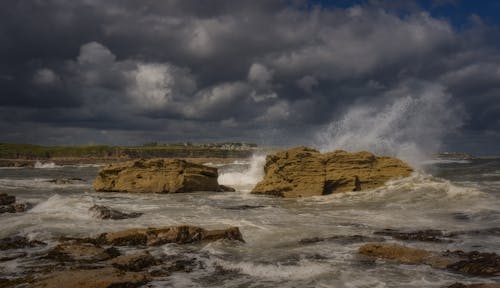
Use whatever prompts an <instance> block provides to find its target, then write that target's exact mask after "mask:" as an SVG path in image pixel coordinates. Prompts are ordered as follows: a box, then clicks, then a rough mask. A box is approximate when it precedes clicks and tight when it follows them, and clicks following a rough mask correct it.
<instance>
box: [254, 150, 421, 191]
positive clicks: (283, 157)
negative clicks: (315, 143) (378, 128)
mask: <svg viewBox="0 0 500 288" xmlns="http://www.w3.org/2000/svg"><path fill="white" fill-rule="evenodd" d="M412 171H413V169H412V168H411V167H410V166H408V165H407V164H405V163H404V162H403V161H401V160H399V159H396V158H391V157H377V156H375V155H373V154H372V153H369V152H357V153H349V152H346V151H341V150H338V151H334V152H330V153H324V154H321V153H320V152H319V151H317V150H314V149H311V148H307V147H297V148H292V149H289V150H286V151H282V152H278V153H276V154H273V155H269V156H267V158H266V164H265V166H264V172H265V176H264V179H263V180H262V181H261V182H259V183H258V184H257V185H256V186H255V187H254V189H253V190H252V193H254V194H268V195H274V196H280V197H287V198H296V197H307V196H319V195H327V194H332V193H341V192H348V191H360V190H367V189H373V188H377V187H380V186H382V185H384V184H385V183H386V182H387V181H388V180H389V179H391V178H397V177H406V176H409V175H410V174H411V172H412Z"/></svg>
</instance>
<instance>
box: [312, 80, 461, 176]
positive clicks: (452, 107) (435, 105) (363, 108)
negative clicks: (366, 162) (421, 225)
mask: <svg viewBox="0 0 500 288" xmlns="http://www.w3.org/2000/svg"><path fill="white" fill-rule="evenodd" d="M368 102H369V103H363V104H356V105H353V106H352V107H350V108H349V109H347V111H346V112H345V113H344V114H343V115H342V116H341V117H340V118H337V119H336V120H334V121H333V122H331V123H330V124H329V125H327V127H326V128H325V129H322V130H320V131H319V132H318V133H317V135H316V146H317V147H319V148H320V150H321V151H323V152H326V151H332V150H336V149H343V150H347V151H352V152H356V151H362V150H365V151H370V152H373V153H375V154H378V155H386V156H393V157H398V158H400V159H403V160H405V161H407V162H409V163H410V164H412V165H413V166H415V167H420V165H421V163H422V161H425V160H429V159H430V158H432V156H433V155H435V154H436V152H438V151H439V149H440V148H441V145H442V142H443V140H444V138H445V137H446V136H448V135H450V134H451V133H454V132H455V131H456V130H457V129H458V127H460V126H461V125H462V119H463V118H464V113H463V112H462V107H461V106H460V105H458V104H456V102H455V101H454V100H453V99H452V96H451V95H450V94H448V93H446V92H445V89H444V87H442V86H439V85H436V84H432V83H427V82H412V83H406V84H405V85H403V86H400V87H398V88H396V89H394V90H391V91H388V92H387V93H385V94H384V97H383V99H377V102H376V103H373V102H370V101H368Z"/></svg>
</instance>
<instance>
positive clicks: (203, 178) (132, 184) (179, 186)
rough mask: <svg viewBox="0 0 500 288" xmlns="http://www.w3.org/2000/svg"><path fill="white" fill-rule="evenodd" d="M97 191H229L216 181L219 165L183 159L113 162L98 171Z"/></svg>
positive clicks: (95, 185) (95, 182)
mask: <svg viewBox="0 0 500 288" xmlns="http://www.w3.org/2000/svg"><path fill="white" fill-rule="evenodd" d="M98 173H99V175H98V176H97V179H96V180H95V181H94V188H95V190H96V191H103V192H134V193H182V192H193V191H220V192H222V191H229V190H230V188H229V187H226V186H221V185H219V183H217V178H218V172H217V168H214V167H208V166H204V165H201V164H196V163H191V162H188V161H185V160H180V159H151V160H137V161H132V162H125V163H118V164H111V165H108V166H107V167H105V168H102V169H101V170H99V172H98Z"/></svg>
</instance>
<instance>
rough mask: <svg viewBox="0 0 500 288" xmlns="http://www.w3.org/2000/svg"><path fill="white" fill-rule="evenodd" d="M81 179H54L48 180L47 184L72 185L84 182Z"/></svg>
mask: <svg viewBox="0 0 500 288" xmlns="http://www.w3.org/2000/svg"><path fill="white" fill-rule="evenodd" d="M84 181H85V180H83V179H82V178H78V177H73V178H56V179H50V180H48V181H47V182H48V183H52V184H56V185H67V184H74V183H78V182H84Z"/></svg>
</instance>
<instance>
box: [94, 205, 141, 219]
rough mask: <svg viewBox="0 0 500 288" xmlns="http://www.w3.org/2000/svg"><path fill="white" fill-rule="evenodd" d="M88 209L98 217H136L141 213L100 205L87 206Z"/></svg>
mask: <svg viewBox="0 0 500 288" xmlns="http://www.w3.org/2000/svg"><path fill="white" fill-rule="evenodd" d="M89 211H90V212H92V214H93V216H94V217H96V218H98V219H113V220H122V219H130V218H137V217H140V216H141V215H142V213H140V212H131V213H125V212H122V211H118V210H115V209H111V208H109V207H107V206H102V205H94V206H92V207H90V208H89Z"/></svg>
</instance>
